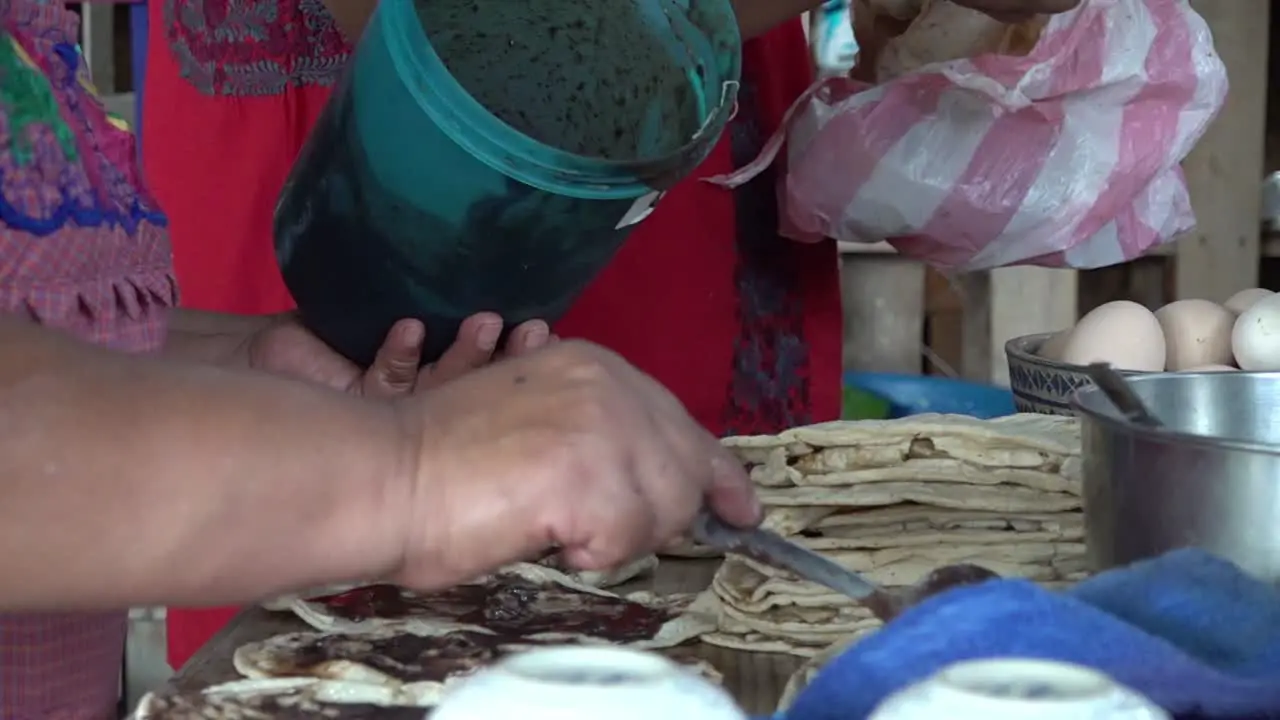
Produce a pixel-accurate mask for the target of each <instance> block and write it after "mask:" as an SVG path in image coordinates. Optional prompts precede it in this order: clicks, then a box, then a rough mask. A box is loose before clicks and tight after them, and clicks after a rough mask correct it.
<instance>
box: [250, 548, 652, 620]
mask: <svg viewBox="0 0 1280 720" xmlns="http://www.w3.org/2000/svg"><path fill="white" fill-rule="evenodd" d="M538 564H539V565H543V566H546V567H549V568H553V569H555V570H559V571H560V572H562V573H564V574H565V575H567V576H569V577H571V578H573V579H574V580H577V581H578V582H580V583H582V584H583V585H590V586H591V587H599V588H607V587H614V586H616V585H621V584H623V583H625V582H628V581H631V580H634V579H636V578H638V577H641V576H644V575H649V574H651V573H653V571H654V570H656V569H657V567H658V556H657V555H648V556H646V557H642V558H640V559H638V560H635V561H632V562H630V563H628V564H626V565H623V566H621V567H618V568H614V569H613V570H571V569H568V568H566V567H565V566H564V564H563V561H562V560H561V559H560V556H559V555H557V554H555V553H551V554H548V555H547V556H546V557H544V558H542V559H541V560H538ZM376 584H377V583H376V582H372V581H370V582H362V583H345V584H340V585H325V586H322V587H318V588H312V589H310V590H306V591H304V592H301V593H293V594H289V595H282V596H280V597H275V598H272V599H270V600H266V601H264V602H262V603H259V605H260V606H261V607H262V608H263V609H265V610H270V611H272V612H287V611H289V610H291V609H292V606H293V602H294V601H295V600H297V599H299V598H303V599H308V600H313V599H315V598H321V597H327V596H330V595H341V594H342V593H345V592H349V591H351V590H354V589H356V588H359V587H367V586H369V585H376Z"/></svg>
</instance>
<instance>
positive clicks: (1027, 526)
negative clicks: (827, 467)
mask: <svg viewBox="0 0 1280 720" xmlns="http://www.w3.org/2000/svg"><path fill="white" fill-rule="evenodd" d="M825 510H827V512H826V513H824V514H822V515H821V516H819V517H818V518H817V519H816V521H815V522H812V523H809V524H806V525H805V526H804V527H800V528H796V529H794V530H791V531H790V532H788V534H790V535H795V534H805V535H806V537H860V536H862V535H864V534H867V535H878V534H882V533H886V532H892V533H909V532H915V531H924V530H934V531H946V530H1002V531H1008V532H1027V533H1039V532H1044V533H1054V534H1057V535H1058V536H1060V537H1061V538H1062V539H1065V540H1074V539H1078V538H1080V537H1083V535H1084V514H1083V513H1081V512H1076V511H1070V512H1060V513H1020V514H1017V515H1009V514H1006V513H998V512H991V511H988V510H963V509H959V510H958V509H953V508H937V507H930V506H929V505H919V504H916V503H902V504H900V505H894V506H892V507H878V508H870V509H864V508H825Z"/></svg>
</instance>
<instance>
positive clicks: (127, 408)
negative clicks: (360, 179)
mask: <svg viewBox="0 0 1280 720" xmlns="http://www.w3.org/2000/svg"><path fill="white" fill-rule="evenodd" d="M0 423H2V424H3V429H4V432H3V434H0V463H3V472H0V577H3V578H4V579H5V582H4V584H3V585H0V610H70V609H88V608H94V609H97V608H112V607H123V606H129V605H138V604H168V605H184V604H200V605H204V604H229V603H241V602H245V601H251V600H255V599H259V598H261V597H264V596H267V595H270V594H272V593H276V592H281V591H287V590H292V589H299V588H303V587H311V586H317V585H325V584H329V583H333V582H342V581H352V580H359V579H370V578H390V579H392V580H396V581H400V582H402V583H404V584H407V585H410V586H420V587H441V586H444V585H448V584H452V583H456V582H460V581H462V580H466V579H468V578H472V577H475V576H477V575H479V574H483V573H485V572H489V571H491V570H493V569H495V568H497V567H498V566H500V565H502V564H505V563H508V562H511V561H513V560H517V559H520V558H526V557H532V556H533V555H535V554H536V553H537V552H539V551H542V550H545V549H546V548H547V547H549V546H552V545H555V546H559V547H562V548H564V549H565V552H566V558H567V559H568V560H569V561H570V563H571V564H573V565H575V566H577V567H581V568H582V569H604V568H607V567H611V566H614V565H616V564H619V563H621V562H623V561H625V560H626V559H629V558H631V557H635V556H637V555H639V554H643V553H645V552H648V551H651V550H652V549H654V548H656V547H659V546H660V545H662V544H663V543H665V542H666V541H668V540H670V538H671V537H673V536H674V535H676V534H678V533H679V532H680V531H681V530H683V529H684V528H685V527H687V524H688V522H689V521H690V519H691V518H692V517H693V514H694V513H695V512H696V511H697V509H698V507H700V506H701V505H702V503H703V502H708V503H710V504H711V505H712V507H714V508H716V509H717V511H718V512H720V513H721V515H723V516H724V517H725V518H726V519H728V520H729V521H730V522H734V523H735V524H740V525H741V524H750V523H753V522H757V521H758V520H759V512H760V511H759V507H758V505H756V503H755V500H754V496H753V494H752V491H751V483H750V481H749V480H748V479H747V477H746V475H745V473H744V472H743V471H742V469H741V467H740V466H738V465H737V464H736V461H735V460H734V459H733V457H732V456H731V455H729V454H728V452H727V451H725V450H724V448H722V447H720V445H719V444H718V443H717V442H716V441H715V439H714V438H712V437H711V436H710V435H709V434H707V432H706V431H705V430H703V429H702V428H700V427H699V426H698V425H697V423H696V422H694V421H693V419H692V418H690V417H689V416H688V414H687V413H686V412H685V411H684V410H683V408H681V407H680V404H679V403H678V402H677V401H675V399H674V398H673V397H671V395H670V394H669V393H667V392H666V391H665V390H664V389H663V388H662V387H661V386H659V385H657V383H655V382H654V381H653V380H652V379H651V378H648V377H647V376H644V375H643V374H641V373H639V372H638V371H636V370H635V369H633V368H631V367H630V366H628V365H627V364H626V363H625V362H623V361H622V360H621V358H618V357H617V356H616V355H614V354H612V353H609V352H608V351H605V350H603V349H600V348H595V347H594V346H590V345H585V344H583V343H560V344H557V345H555V346H552V347H549V348H545V349H543V350H540V351H537V352H534V353H532V354H530V355H528V356H521V357H516V358H512V359H509V360H506V361H503V362H500V363H498V364H496V365H493V366H490V367H487V368H482V369H480V370H477V371H475V372H472V373H468V374H466V375H465V376H463V377H461V378H459V379H458V380H455V381H453V382H451V383H448V384H446V385H443V386H441V387H440V388H438V389H436V390H433V391H432V392H430V393H426V394H425V395H419V396H411V397H406V398H402V399H401V400H398V401H396V402H394V403H391V402H378V401H373V400H368V399H362V398H359V397H355V396H352V395H348V394H344V393H338V392H334V391H332V390H326V389H324V388H320V387H316V386H313V385H308V384H304V383H299V382H293V381H289V380H284V379H280V378H275V377H272V376H270V375H266V374H255V373H251V372H244V371H236V370H231V369H225V368H220V367H217V366H211V365H199V364H190V363H180V362H175V361H172V360H166V359H164V358H145V357H137V356H127V355H121V354H117V353H112V352H109V351H106V350H102V349H99V348H94V347H91V346H88V345H85V344H83V343H80V342H77V341H75V340H72V339H70V338H67V337H64V336H62V335H60V334H58V333H56V332H53V331H50V330H46V329H43V328H41V327H38V326H36V325H34V324H31V323H29V322H26V321H23V320H19V319H15V318H12V317H6V316H0Z"/></svg>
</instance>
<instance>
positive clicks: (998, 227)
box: [716, 0, 1227, 270]
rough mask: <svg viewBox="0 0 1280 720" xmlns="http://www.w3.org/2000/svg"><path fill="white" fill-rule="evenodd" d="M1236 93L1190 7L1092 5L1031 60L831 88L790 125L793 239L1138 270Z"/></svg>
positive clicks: (944, 68)
mask: <svg viewBox="0 0 1280 720" xmlns="http://www.w3.org/2000/svg"><path fill="white" fill-rule="evenodd" d="M927 5H928V3H926V7H927ZM926 13H927V10H926ZM921 17H923V16H921ZM919 20H920V18H917V22H919ZM925 39H927V38H925ZM948 40H949V42H946V43H939V45H942V46H946V47H955V46H956V42H955V39H954V38H948ZM913 43H915V44H916V46H917V47H925V48H928V47H938V46H939V45H934V46H929V45H928V44H927V43H926V44H921V38H920V37H916V38H915V39H914V40H913ZM1226 92H1227V76H1226V69H1225V68H1224V66H1223V65H1222V62H1221V61H1220V60H1219V59H1218V56H1217V54H1216V52H1215V51H1214V48H1213V39H1212V36H1211V35H1210V33H1209V29H1208V27H1207V26H1206V25H1205V23H1204V20H1203V19H1202V18H1201V17H1200V16H1199V15H1198V14H1197V13H1196V12H1195V11H1193V10H1192V9H1191V7H1190V5H1189V4H1188V2H1187V0H1083V2H1082V3H1081V5H1080V6H1079V7H1078V8H1077V9H1075V10H1073V11H1070V12H1067V13H1063V14H1061V15H1055V16H1052V17H1051V18H1050V19H1049V20H1048V22H1047V23H1046V24H1044V25H1043V28H1042V29H1041V30H1040V32H1039V36H1038V39H1037V40H1035V41H1034V46H1033V47H1030V48H1029V51H1028V52H1026V54H1025V55H1022V56H1011V55H1003V54H997V53H988V54H982V55H978V56H977V57H972V58H963V59H957V60H948V61H944V62H937V63H933V64H929V65H925V66H924V67H921V68H918V69H914V70H911V71H908V72H906V73H905V74H901V75H899V76H897V77H896V78H895V79H892V80H890V81H888V82H886V83H883V84H880V85H876V86H872V87H869V86H867V85H865V84H863V83H860V82H858V81H855V80H853V79H850V78H831V79H827V80H824V81H820V82H819V83H818V84H817V85H815V86H814V87H813V88H811V90H810V92H809V93H807V94H806V96H805V97H803V98H801V100H800V101H799V102H798V103H797V104H796V106H795V107H793V108H792V113H791V115H792V117H791V118H790V119H789V122H788V134H789V137H788V146H787V149H788V152H787V165H788V167H787V172H786V175H785V179H784V181H783V182H784V185H783V191H782V195H783V213H782V217H783V221H782V224H783V227H782V232H783V234H784V235H786V236H788V237H791V238H794V239H797V240H817V239H820V238H822V237H834V238H836V239H839V240H847V241H858V242H876V241H879V240H885V239H887V240H889V241H890V242H891V243H892V244H893V245H894V246H895V247H896V248H897V249H898V250H899V251H900V252H902V253H904V254H907V255H911V256H915V257H919V258H921V259H924V260H926V261H928V262H930V263H931V264H934V265H936V266H939V267H944V268H954V269H960V270H976V269H985V268H991V267H997V266H1002V265H1013V264H1037V265H1048V266H1067V267H1099V266H1103V265H1110V264H1114V263H1117V262H1121V261H1124V260H1128V259H1131V258H1134V257H1137V256H1138V255H1140V254H1141V253H1143V252H1144V251H1146V250H1147V249H1149V248H1151V247H1152V246H1154V245H1158V244H1160V243H1163V242H1168V241H1170V240H1172V239H1173V238H1174V237H1175V236H1176V235H1177V234H1178V233H1180V232H1183V231H1185V230H1188V229H1190V228H1191V227H1192V226H1193V225H1194V217H1193V215H1192V212H1191V205H1190V202H1189V201H1188V198H1187V192H1186V185H1185V182H1184V181H1183V177H1182V173H1181V170H1180V168H1179V162H1180V161H1181V160H1182V159H1183V158H1184V157H1185V156H1186V155H1187V153H1188V152H1189V151H1190V150H1191V148H1192V146H1193V145H1194V144H1195V142H1196V141H1197V140H1198V139H1199V138H1200V136H1201V135H1202V134H1203V133H1204V130H1205V128H1206V127H1207V126H1208V124H1209V122H1210V121H1211V120H1212V119H1213V117H1214V115H1215V114H1216V113H1217V111H1218V109H1219V108H1220V107H1221V106H1222V103H1223V100H1224V98H1225V96H1226ZM776 145H777V143H774V148H773V151H774V152H776V151H777V147H776ZM766 152H768V151H766ZM768 161H769V157H768V156H767V155H766V156H762V158H761V159H760V160H758V161H757V163H755V164H753V165H755V166H758V165H760V164H765V163H767V162H768ZM753 174H754V168H752V167H748V168H744V169H743V170H742V171H740V172H739V173H735V174H734V175H733V176H728V177H723V178H719V179H717V180H716V181H717V182H721V183H723V184H726V185H730V186H733V185H736V184H739V183H741V182H745V181H746V179H749V178H750V177H751V176H752V175H753Z"/></svg>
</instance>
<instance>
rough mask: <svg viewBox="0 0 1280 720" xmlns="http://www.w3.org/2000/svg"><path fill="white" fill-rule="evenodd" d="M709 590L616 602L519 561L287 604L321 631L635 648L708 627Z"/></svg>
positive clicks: (713, 604)
mask: <svg viewBox="0 0 1280 720" xmlns="http://www.w3.org/2000/svg"><path fill="white" fill-rule="evenodd" d="M717 606H718V601H717V600H716V598H715V596H714V595H713V594H711V593H710V592H704V593H701V594H698V595H672V596H664V597H656V596H654V595H653V594H651V593H633V594H631V595H629V596H627V597H625V598H624V597H622V596H619V595H616V594H614V593H611V592H609V591H607V590H602V589H599V588H594V587H591V586H589V585H584V584H582V583H580V582H577V581H576V580H573V579H572V578H570V577H568V576H567V575H565V574H564V573H561V572H559V571H557V570H554V569H551V568H548V567H543V566H541V565H536V564H530V563H520V564H517V565H513V566H510V567H508V568H504V569H503V570H502V571H501V572H498V573H495V574H493V575H490V576H488V577H486V578H481V579H479V580H477V581H475V582H472V583H466V584H463V585H459V586H457V587H454V588H450V589H448V590H443V591H440V592H435V593H425V594H421V593H413V592H411V591H408V590H404V589H402V588H397V587H394V586H391V585H373V586H368V587H363V588H358V589H356V590H352V591H350V592H348V593H344V594H342V595H336V596H330V597H327V598H318V599H312V600H306V599H298V600H295V601H294V602H293V603H292V606H291V609H292V610H293V612H294V614H296V615H297V616H298V617H299V618H301V619H302V620H303V622H305V623H307V624H308V625H310V626H311V627H313V628H316V629H317V630H322V631H325V632H345V633H363V632H374V631H381V630H387V631H395V632H405V633H411V634H414V635H424V636H434V635H444V634H446V633H450V632H456V631H470V632H478V633H489V634H493V635H501V636H503V637H504V638H506V639H508V640H509V641H510V642H518V641H519V642H523V641H530V640H533V641H561V642H572V641H581V640H583V639H584V638H593V639H597V640H605V641H609V642H612V643H616V644H619V645H627V646H630V647H636V648H650V649H652V648H668V647H673V646H675V645H679V644H681V643H683V642H685V641H687V640H691V639H693V638H695V637H698V636H699V635H701V634H702V633H704V632H709V631H711V630H714V629H715V618H716V614H717Z"/></svg>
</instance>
